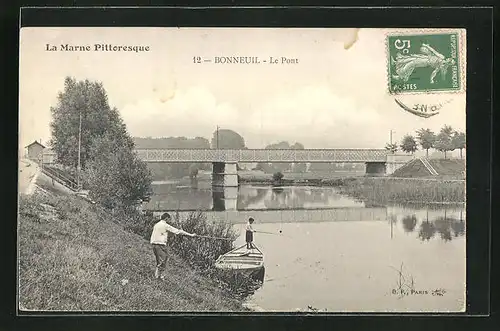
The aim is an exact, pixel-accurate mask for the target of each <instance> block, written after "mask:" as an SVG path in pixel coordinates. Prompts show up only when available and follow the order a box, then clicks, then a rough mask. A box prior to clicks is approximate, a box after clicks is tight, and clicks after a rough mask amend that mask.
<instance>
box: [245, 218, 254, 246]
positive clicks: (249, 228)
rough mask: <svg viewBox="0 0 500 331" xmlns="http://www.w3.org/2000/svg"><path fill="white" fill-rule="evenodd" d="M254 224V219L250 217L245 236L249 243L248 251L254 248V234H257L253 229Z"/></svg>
mask: <svg viewBox="0 0 500 331" xmlns="http://www.w3.org/2000/svg"><path fill="white" fill-rule="evenodd" d="M253 222H254V219H253V218H252V217H250V218H249V219H248V223H247V227H246V235H245V239H246V242H247V249H252V248H253V244H252V242H253V233H254V232H255V230H254V229H253V227H252V224H253Z"/></svg>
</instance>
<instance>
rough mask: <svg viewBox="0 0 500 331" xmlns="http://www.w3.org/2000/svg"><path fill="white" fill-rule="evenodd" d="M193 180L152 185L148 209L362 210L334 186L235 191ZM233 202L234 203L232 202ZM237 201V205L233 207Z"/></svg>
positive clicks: (262, 188) (266, 187) (254, 188)
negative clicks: (351, 208)
mask: <svg viewBox="0 0 500 331" xmlns="http://www.w3.org/2000/svg"><path fill="white" fill-rule="evenodd" d="M204 185H205V184H204V183H202V182H199V183H198V182H197V181H193V182H191V183H190V185H185V186H179V185H177V184H161V185H153V192H154V195H153V197H152V198H151V201H150V202H149V203H148V204H147V205H146V206H145V208H146V209H155V210H205V211H209V210H214V211H225V210H234V209H236V210H260V209H262V210H265V209H268V210H276V209H279V210H281V209H317V208H335V207H362V206H364V203H363V202H360V201H354V200H353V199H351V198H348V197H346V196H343V195H341V194H339V193H338V191H337V190H336V189H335V188H333V187H271V186H251V185H242V186H240V187H239V188H238V189H237V190H235V191H234V192H228V191H225V192H224V191H223V190H218V189H215V188H212V187H210V186H204ZM233 200H234V201H233ZM234 202H235V206H234V207H233V204H234Z"/></svg>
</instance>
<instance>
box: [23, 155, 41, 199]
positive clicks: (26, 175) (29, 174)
mask: <svg viewBox="0 0 500 331" xmlns="http://www.w3.org/2000/svg"><path fill="white" fill-rule="evenodd" d="M39 173H40V168H39V167H38V165H37V164H36V163H35V162H33V161H30V160H26V159H22V160H20V161H19V184H18V185H19V186H18V187H19V193H20V194H31V193H32V192H33V186H34V182H35V180H36V177H37V176H38V174H39Z"/></svg>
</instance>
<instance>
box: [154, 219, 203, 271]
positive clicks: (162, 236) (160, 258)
mask: <svg viewBox="0 0 500 331" xmlns="http://www.w3.org/2000/svg"><path fill="white" fill-rule="evenodd" d="M170 219H171V217H170V215H169V214H168V213H164V214H163V215H161V218H160V221H159V222H158V223H156V224H155V226H154V227H153V233H152V234H151V240H150V242H151V245H153V253H154V254H155V258H156V270H155V278H160V279H165V278H164V277H165V276H164V275H163V272H164V271H165V266H166V263H167V254H168V252H167V242H168V233H169V232H171V233H174V234H182V235H185V236H190V237H194V236H196V235H195V234H194V233H189V232H186V231H184V230H180V229H177V228H174V227H173V226H172V225H170V224H168V223H167V222H168V221H170Z"/></svg>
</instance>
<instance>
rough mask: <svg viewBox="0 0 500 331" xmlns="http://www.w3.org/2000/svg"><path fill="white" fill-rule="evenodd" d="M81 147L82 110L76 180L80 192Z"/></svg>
mask: <svg viewBox="0 0 500 331" xmlns="http://www.w3.org/2000/svg"><path fill="white" fill-rule="evenodd" d="M81 145H82V111H81V110H80V124H79V125H78V169H77V178H76V180H77V185H78V190H80V170H81V157H80V151H81Z"/></svg>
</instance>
